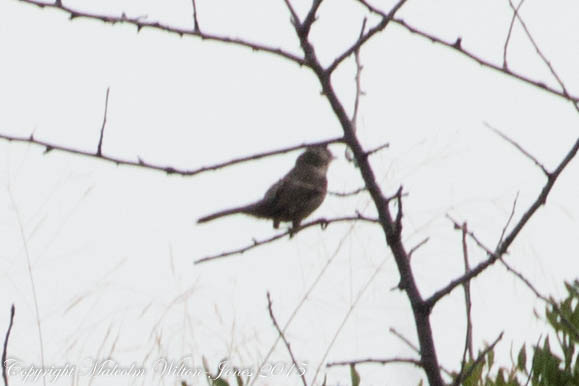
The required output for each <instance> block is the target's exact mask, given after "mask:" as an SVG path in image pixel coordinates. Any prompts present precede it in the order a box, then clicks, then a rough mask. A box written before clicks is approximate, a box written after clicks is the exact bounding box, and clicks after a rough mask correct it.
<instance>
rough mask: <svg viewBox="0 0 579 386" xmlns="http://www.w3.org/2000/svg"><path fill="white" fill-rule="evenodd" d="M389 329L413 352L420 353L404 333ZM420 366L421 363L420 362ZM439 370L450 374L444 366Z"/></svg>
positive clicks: (392, 328)
mask: <svg viewBox="0 0 579 386" xmlns="http://www.w3.org/2000/svg"><path fill="white" fill-rule="evenodd" d="M389 331H390V332H391V333H392V334H393V335H395V336H396V337H397V338H398V339H400V340H401V341H403V342H404V343H406V344H407V345H408V347H410V348H411V349H412V350H413V351H414V352H415V353H417V354H420V350H419V349H418V347H416V346H415V345H414V344H413V343H412V342H411V341H410V340H409V339H408V338H406V337H405V336H404V335H402V334H401V333H399V332H398V331H397V330H396V329H395V328H394V327H390V329H389ZM421 366H422V364H421ZM440 370H442V371H444V373H445V374H447V375H451V372H450V371H448V370H447V369H445V368H444V367H442V366H440Z"/></svg>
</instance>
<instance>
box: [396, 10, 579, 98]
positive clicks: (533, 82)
mask: <svg viewBox="0 0 579 386" xmlns="http://www.w3.org/2000/svg"><path fill="white" fill-rule="evenodd" d="M392 22H394V23H396V24H398V25H400V26H401V27H403V28H405V29H407V30H408V31H409V32H412V33H413V34H416V35H419V36H422V37H423V38H426V39H428V40H430V41H431V42H433V43H437V44H441V45H443V46H445V47H448V48H452V49H453V50H455V51H457V52H460V53H461V54H462V55H464V56H466V57H468V58H470V59H472V60H474V61H476V62H477V63H478V64H480V65H481V66H484V67H488V68H491V69H493V70H495V71H498V72H502V73H503V74H505V75H508V76H510V77H513V78H515V79H518V80H520V81H523V82H524V83H527V84H529V85H531V86H535V87H538V88H540V89H541V90H544V91H547V92H548V93H551V94H553V95H557V96H559V97H561V98H564V99H567V100H569V101H571V102H573V103H574V104H575V105H577V103H579V97H578V96H573V95H571V94H568V93H566V91H559V90H556V89H554V88H552V87H549V86H547V85H546V84H545V83H543V82H540V81H537V80H533V79H531V78H529V77H527V76H525V75H521V74H519V73H516V72H513V71H511V70H509V69H508V67H505V66H503V67H501V66H499V65H497V64H494V63H491V62H489V61H488V60H486V59H483V58H481V57H480V56H477V55H475V54H474V53H472V52H470V51H467V50H465V49H464V48H462V46H461V39H460V38H459V39H457V40H456V41H455V42H452V43H451V42H447V41H444V40H442V39H441V38H439V37H437V36H435V35H433V34H430V33H428V32H424V31H421V30H419V29H418V28H416V27H413V26H411V25H410V24H408V23H407V22H405V21H404V20H402V19H396V18H394V19H392Z"/></svg>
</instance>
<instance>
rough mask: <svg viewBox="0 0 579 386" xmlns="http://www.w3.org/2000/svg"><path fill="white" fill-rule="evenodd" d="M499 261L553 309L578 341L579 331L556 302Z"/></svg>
mask: <svg viewBox="0 0 579 386" xmlns="http://www.w3.org/2000/svg"><path fill="white" fill-rule="evenodd" d="M499 261H500V262H501V264H502V265H503V266H504V267H505V268H506V269H507V271H509V272H511V273H512V274H513V275H515V276H516V277H517V278H519V280H521V281H522V282H523V283H524V284H525V285H526V286H527V288H529V289H530V290H531V291H532V292H533V293H534V294H535V296H536V297H538V298H539V299H541V300H542V301H544V302H545V303H547V304H548V305H550V306H551V307H552V308H553V310H554V311H555V312H556V313H557V314H558V315H559V316H560V317H561V321H562V322H563V323H564V324H565V326H567V328H569V330H570V331H571V332H572V333H573V335H574V336H575V340H579V330H577V327H575V325H574V324H573V323H572V322H571V321H570V320H569V319H568V318H567V316H566V315H565V314H563V312H562V311H561V309H560V308H559V306H558V305H557V303H556V302H554V301H553V300H552V299H549V298H547V297H546V296H544V295H542V294H541V293H540V292H539V291H538V290H537V289H536V288H535V286H533V284H532V283H531V282H530V281H529V279H527V278H526V277H525V276H523V274H522V273H520V272H519V271H517V270H516V269H514V268H513V267H511V266H510V265H509V264H507V262H505V261H504V260H503V259H499Z"/></svg>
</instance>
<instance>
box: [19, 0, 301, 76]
mask: <svg viewBox="0 0 579 386" xmlns="http://www.w3.org/2000/svg"><path fill="white" fill-rule="evenodd" d="M19 1H21V2H23V3H27V4H33V5H36V6H38V7H40V8H55V9H59V10H61V11H63V12H66V13H68V14H69V15H70V19H71V20H72V19H76V18H88V19H96V20H100V21H102V22H104V23H110V24H116V23H125V24H130V25H134V26H135V27H136V28H137V31H140V30H141V29H143V28H151V29H156V30H160V31H165V32H168V33H172V34H176V35H179V36H195V37H198V38H201V39H204V40H212V41H216V42H221V43H227V44H234V45H238V46H242V47H246V48H249V49H251V50H253V51H262V52H267V53H270V54H274V55H277V56H281V57H284V58H286V59H289V60H290V61H292V62H294V63H297V64H299V65H300V66H301V65H304V64H305V61H304V59H303V58H300V57H298V56H296V55H295V54H292V53H290V52H287V51H285V50H283V49H281V48H275V47H269V46H266V45H263V44H258V43H252V42H249V41H246V40H244V39H239V38H231V37H227V36H220V35H215V34H210V33H203V32H201V31H195V30H188V29H185V28H177V27H171V26H169V25H166V24H162V23H159V22H150V21H144V20H142V19H141V18H138V17H128V16H126V15H125V14H122V15H121V16H109V15H101V14H95V13H90V12H84V11H78V10H75V9H72V8H70V7H67V6H65V5H63V4H61V3H60V2H56V3H41V2H37V1H35V0H19Z"/></svg>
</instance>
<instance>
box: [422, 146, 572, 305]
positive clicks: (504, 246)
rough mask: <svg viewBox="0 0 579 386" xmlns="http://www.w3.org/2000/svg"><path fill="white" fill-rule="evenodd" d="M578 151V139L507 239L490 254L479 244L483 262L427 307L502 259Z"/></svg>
mask: <svg viewBox="0 0 579 386" xmlns="http://www.w3.org/2000/svg"><path fill="white" fill-rule="evenodd" d="M578 150H579V139H577V141H575V143H574V144H573V146H572V147H571V149H570V150H569V151H568V152H567V154H566V155H565V157H563V160H561V162H560V163H559V165H558V166H557V168H556V169H555V170H554V171H553V172H550V173H549V174H548V176H547V182H546V183H545V185H544V186H543V189H541V192H540V193H539V195H538V196H537V198H536V199H535V201H533V203H532V204H531V206H530V207H529V208H528V209H527V211H526V212H525V213H523V215H522V216H521V219H520V220H519V222H517V224H516V225H515V226H514V227H513V229H512V230H511V231H510V232H509V234H508V235H507V237H505V239H504V240H503V241H502V242H501V243H500V244H499V245H498V246H497V248H496V249H495V251H494V253H493V252H491V251H490V250H489V249H488V248H486V247H484V246H483V245H482V243H480V244H479V246H483V247H484V249H485V250H486V251H487V253H488V254H489V257H488V258H487V259H486V260H485V261H483V262H481V263H479V264H478V265H477V266H476V267H475V268H473V269H472V270H471V271H469V272H468V273H465V274H464V275H462V276H461V277H459V278H457V279H454V280H452V281H451V282H450V283H448V284H447V285H446V286H445V287H444V288H442V289H440V290H438V291H436V292H435V293H434V294H433V295H431V296H430V297H429V298H428V299H426V301H425V303H426V305H427V307H433V306H434V304H436V302H437V301H439V300H440V299H442V298H443V297H444V296H446V295H447V294H449V293H450V292H451V291H452V290H453V289H455V288H456V287H457V286H459V285H461V284H462V283H464V282H465V281H467V280H471V279H472V278H474V277H475V276H478V275H479V274H480V273H481V272H483V271H484V270H485V269H487V267H489V266H491V265H492V264H494V263H495V262H496V261H497V259H499V258H500V257H502V256H503V255H504V254H505V253H506V252H507V250H508V249H509V247H510V245H511V244H512V243H513V241H514V240H515V238H516V237H517V235H518V234H519V232H520V231H521V230H522V229H523V228H524V227H525V225H526V224H527V222H528V221H529V220H530V219H531V217H533V215H534V214H535V212H536V211H537V210H538V209H539V208H540V207H541V206H542V205H544V204H545V203H546V202H547V197H548V196H549V193H550V192H551V189H553V186H554V185H555V182H557V179H558V178H559V176H560V175H561V173H562V172H563V170H565V168H566V167H567V165H569V163H570V162H571V160H572V159H573V158H575V156H576V155H577V151H578ZM471 237H473V239H474V240H475V241H477V242H478V240H477V239H476V238H475V237H474V235H471Z"/></svg>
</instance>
